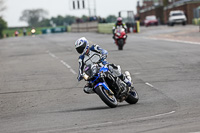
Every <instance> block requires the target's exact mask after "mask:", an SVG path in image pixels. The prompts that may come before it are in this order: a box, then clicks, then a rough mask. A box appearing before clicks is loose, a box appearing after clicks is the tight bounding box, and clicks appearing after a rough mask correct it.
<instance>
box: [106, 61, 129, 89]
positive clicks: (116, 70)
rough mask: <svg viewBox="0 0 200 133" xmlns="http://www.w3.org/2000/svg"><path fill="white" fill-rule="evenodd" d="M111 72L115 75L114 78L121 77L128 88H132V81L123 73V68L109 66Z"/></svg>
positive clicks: (113, 65)
mask: <svg viewBox="0 0 200 133" xmlns="http://www.w3.org/2000/svg"><path fill="white" fill-rule="evenodd" d="M109 70H110V71H111V72H112V73H113V75H114V76H117V77H119V78H120V79H121V80H122V81H124V82H125V83H126V84H127V85H128V86H131V81H130V80H129V79H128V78H127V76H124V75H123V74H122V73H121V68H120V66H119V65H115V64H109Z"/></svg>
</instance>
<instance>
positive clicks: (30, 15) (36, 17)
mask: <svg viewBox="0 0 200 133" xmlns="http://www.w3.org/2000/svg"><path fill="white" fill-rule="evenodd" d="M46 16H48V12H47V11H46V10H44V9H33V10H24V11H23V12H22V15H21V17H20V20H21V21H25V22H27V24H28V25H29V26H32V27H49V26H66V25H71V24H72V23H76V22H77V23H82V22H88V21H98V22H99V23H112V22H115V21H116V18H117V17H116V16H115V15H109V16H108V17H106V18H101V17H96V16H92V17H88V16H86V15H83V16H82V17H76V16H71V15H66V16H61V15H58V16H57V17H51V18H50V19H48V18H47V17H46Z"/></svg>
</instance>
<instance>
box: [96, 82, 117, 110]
mask: <svg viewBox="0 0 200 133" xmlns="http://www.w3.org/2000/svg"><path fill="white" fill-rule="evenodd" d="M95 91H96V93H97V94H98V95H99V97H100V98H101V100H102V101H103V102H104V103H105V104H106V105H108V106H109V107H110V108H115V107H117V105H118V102H117V99H116V98H115V96H114V95H110V94H109V92H108V90H106V89H105V88H104V87H103V86H98V87H97V88H96V89H95Z"/></svg>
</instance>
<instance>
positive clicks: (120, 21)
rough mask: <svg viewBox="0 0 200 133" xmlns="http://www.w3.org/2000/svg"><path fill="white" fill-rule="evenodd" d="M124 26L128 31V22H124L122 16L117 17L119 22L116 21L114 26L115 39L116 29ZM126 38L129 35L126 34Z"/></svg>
mask: <svg viewBox="0 0 200 133" xmlns="http://www.w3.org/2000/svg"><path fill="white" fill-rule="evenodd" d="M120 26H121V27H122V28H124V29H125V32H126V33H127V27H126V24H124V23H123V22H122V18H121V17H118V18H117V22H116V23H115V26H114V27H113V30H112V31H113V39H114V40H115V29H117V28H118V27H120ZM126 38H127V35H126Z"/></svg>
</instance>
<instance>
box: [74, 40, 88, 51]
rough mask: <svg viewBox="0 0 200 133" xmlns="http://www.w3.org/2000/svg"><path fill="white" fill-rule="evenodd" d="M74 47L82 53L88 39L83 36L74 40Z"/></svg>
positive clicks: (85, 48) (86, 46) (85, 49)
mask: <svg viewBox="0 0 200 133" xmlns="http://www.w3.org/2000/svg"><path fill="white" fill-rule="evenodd" d="M75 47H76V51H77V52H78V53H79V54H84V53H85V52H86V51H87V50H88V48H89V43H88V40H87V39H86V38H85V37H81V38H79V39H78V40H76V42H75Z"/></svg>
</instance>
